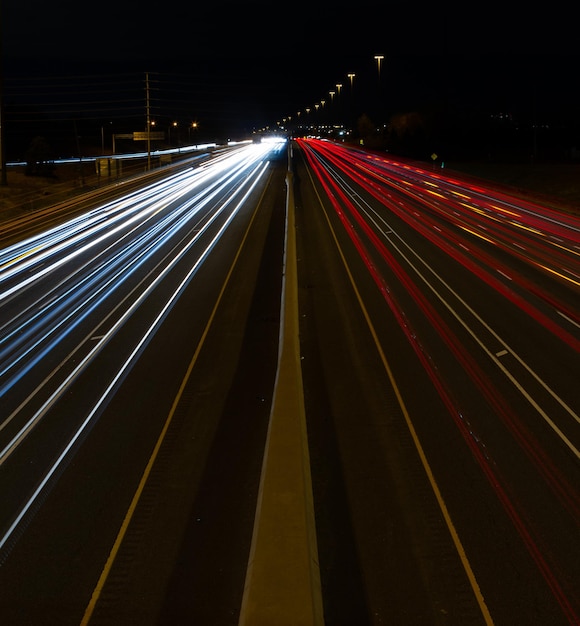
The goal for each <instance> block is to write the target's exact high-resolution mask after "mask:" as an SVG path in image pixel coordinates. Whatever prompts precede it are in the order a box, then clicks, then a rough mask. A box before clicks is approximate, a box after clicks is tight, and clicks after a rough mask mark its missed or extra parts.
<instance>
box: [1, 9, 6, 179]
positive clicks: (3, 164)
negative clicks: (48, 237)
mask: <svg viewBox="0 0 580 626" xmlns="http://www.w3.org/2000/svg"><path fill="white" fill-rule="evenodd" d="M2 26H3V24H2V15H1V13H0V168H1V169H0V185H2V186H6V185H7V184H8V182H7V177H6V153H5V149H4V146H5V139H4V83H3V80H2V77H3V73H4V72H3V56H2V50H3V43H4V42H3V41H2Z"/></svg>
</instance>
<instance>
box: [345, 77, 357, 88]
mask: <svg viewBox="0 0 580 626" xmlns="http://www.w3.org/2000/svg"><path fill="white" fill-rule="evenodd" d="M347 76H348V77H349V78H350V88H351V89H352V83H353V80H354V77H355V76H356V74H347Z"/></svg>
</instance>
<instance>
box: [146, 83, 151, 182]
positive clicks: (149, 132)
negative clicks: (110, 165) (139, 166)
mask: <svg viewBox="0 0 580 626" xmlns="http://www.w3.org/2000/svg"><path fill="white" fill-rule="evenodd" d="M145 102H146V104H145V106H146V111H147V171H149V170H150V169H151V105H150V102H149V72H146V73H145Z"/></svg>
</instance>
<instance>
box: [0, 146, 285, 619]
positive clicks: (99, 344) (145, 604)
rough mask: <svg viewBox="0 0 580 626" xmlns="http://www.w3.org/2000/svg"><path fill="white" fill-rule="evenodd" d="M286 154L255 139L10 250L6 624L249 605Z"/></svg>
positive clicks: (210, 612)
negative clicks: (245, 595) (247, 582)
mask: <svg viewBox="0 0 580 626" xmlns="http://www.w3.org/2000/svg"><path fill="white" fill-rule="evenodd" d="M284 157H285V153H284V151H282V152H277V151H276V149H275V148H272V147H271V146H266V145H262V146H256V145H254V146H246V147H244V148H241V149H239V150H237V151H233V152H231V153H228V154H227V155H224V156H223V157H218V158H216V159H214V160H212V161H211V162H210V163H209V164H204V165H203V166H202V167H199V168H193V169H192V170H191V171H190V172H186V173H183V172H182V173H179V174H176V175H175V176H174V177H172V178H170V179H167V180H166V181H165V182H159V183H155V184H154V185H153V186H151V187H148V188H147V189H143V190H141V191H136V192H134V194H132V195H131V196H130V197H128V198H125V199H124V200H123V201H122V202H121V201H119V202H111V204H110V205H107V206H100V207H95V208H94V210H93V211H91V212H89V213H86V214H84V215H82V216H80V217H78V218H75V219H73V220H71V221H70V222H69V223H67V224H66V226H62V227H58V228H56V229H54V230H52V231H51V232H50V234H49V233H46V236H45V237H44V238H42V239H34V240H31V241H28V242H22V244H21V245H20V247H14V248H11V249H5V250H4V251H3V256H2V265H1V266H0V271H2V272H3V274H2V287H3V292H2V297H3V300H2V302H1V303H0V305H1V306H2V307H3V313H2V318H1V319H2V325H3V334H2V338H3V342H2V343H3V345H2V348H3V349H4V350H5V352H4V355H3V359H2V364H3V374H2V378H1V379H0V383H1V384H3V385H4V386H3V388H2V429H1V431H0V436H1V447H2V456H1V460H0V463H1V465H0V492H1V493H2V502H3V505H2V508H1V518H0V528H1V534H2V538H1V542H2V543H1V567H0V589H1V591H0V607H1V612H2V615H3V620H5V621H6V623H10V624H30V623H42V624H59V625H62V624H69V623H70V624H73V623H74V624H78V623H81V620H82V619H83V615H85V618H84V619H85V622H86V623H88V621H89V619H90V623H109V624H111V623H123V624H130V623H135V624H137V623H138V624H146V623H152V624H153V623H156V620H158V619H160V620H161V621H162V623H175V620H176V619H177V616H179V617H180V618H181V617H183V616H184V615H185V616H187V617H188V618H191V619H192V620H194V621H199V622H201V623H219V622H220V620H224V619H225V620H230V622H231V620H232V619H233V620H236V619H237V617H236V616H237V612H238V611H239V604H240V602H241V594H242V591H243V584H244V577H245V573H246V566H247V555H248V551H249V543H250V539H251V534H252V527H253V521H254V519H253V518H254V512H255V506H256V493H257V485H258V482H259V478H260V469H261V455H262V451H263V446H264V439H265V433H266V427H267V420H268V415H269V409H270V400H271V395H272V388H273V383H274V376H275V369H276V368H275V364H276V359H277V342H278V326H279V306H280V288H281V267H282V249H283V232H284V231H283V227H284V214H285V182H284V177H285V174H286V159H285V158H284ZM31 277H32V280H31ZM39 312H40V313H42V314H41V315H39V314H38V313H39ZM137 500H138V504H136V505H135V506H132V502H137ZM129 520H130V523H129ZM121 538H122V539H123V540H122V541H120V539H121ZM116 539H119V544H118V545H119V550H117V547H116V545H117V544H116V543H115V541H116ZM110 555H114V556H115V558H114V559H113V560H112V561H110V562H108V560H107V559H108V557H109V556H110ZM185 581H187V584H188V588H187V593H184V592H183V589H182V584H183V583H184V582H185ZM210 582H211V584H208V583H210ZM91 596H93V599H94V601H95V602H94V604H91Z"/></svg>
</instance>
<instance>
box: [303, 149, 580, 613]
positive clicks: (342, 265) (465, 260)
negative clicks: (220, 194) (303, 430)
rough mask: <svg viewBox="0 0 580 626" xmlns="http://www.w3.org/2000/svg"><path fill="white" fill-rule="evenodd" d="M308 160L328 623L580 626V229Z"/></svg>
mask: <svg viewBox="0 0 580 626" xmlns="http://www.w3.org/2000/svg"><path fill="white" fill-rule="evenodd" d="M299 146H300V149H299V150H298V149H297V151H296V158H295V160H296V163H297V168H296V170H297V179H298V180H299V186H298V188H297V190H296V195H297V205H298V206H297V224H298V232H299V237H298V241H299V245H300V249H299V255H298V256H299V259H300V261H299V267H300V268H301V284H302V311H303V318H302V319H303V323H302V337H301V340H302V345H303V369H304V381H305V383H304V384H305V398H306V412H307V416H308V426H309V433H310V438H311V442H310V443H311V458H312V467H313V489H314V497H315V508H316V518H317V525H318V533H319V551H320V567H321V579H322V586H323V593H324V599H325V606H324V609H325V617H326V620H327V623H328V624H342V623H357V624H362V623H376V624H378V623H389V622H391V623H401V624H408V623H421V624H431V623H432V624H482V623H488V624H491V623H495V624H514V623H522V624H546V623H550V624H575V623H578V619H579V618H578V616H579V615H580V607H579V605H578V594H577V586H578V582H579V581H580V569H579V567H580V565H579V561H578V559H577V555H578V552H579V549H580V533H579V532H578V530H579V527H580V524H579V522H580V498H579V490H578V485H580V476H579V464H578V461H579V452H578V450H579V445H580V429H579V425H580V421H579V418H578V414H579V411H580V401H579V396H578V390H577V373H578V371H580V368H579V357H578V353H579V346H580V332H579V328H580V327H579V325H578V322H579V320H578V306H577V302H578V292H579V282H578V277H579V276H580V224H579V222H578V220H577V219H574V218H571V217H569V216H566V215H558V214H557V213H555V212H552V211H550V210H547V209H545V208H543V207H541V206H535V205H533V204H531V203H529V202H524V201H520V200H517V199H515V198H510V197H508V196H506V195H505V194H501V193H499V192H493V191H492V190H489V189H485V188H483V187H476V186H474V185H473V183H471V184H470V183H467V182H462V181H461V180H459V179H455V178H452V177H446V176H443V175H442V173H441V172H430V171H429V170H426V171H425V170H422V169H421V168H416V167H413V166H412V165H409V164H406V163H397V162H396V161H394V160H392V159H388V158H385V156H384V155H373V154H369V153H366V152H364V151H358V150H348V149H345V148H343V147H340V146H335V145H332V144H330V143H328V142H320V141H316V140H310V141H301V142H300V143H299ZM300 242H301V243H300Z"/></svg>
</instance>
